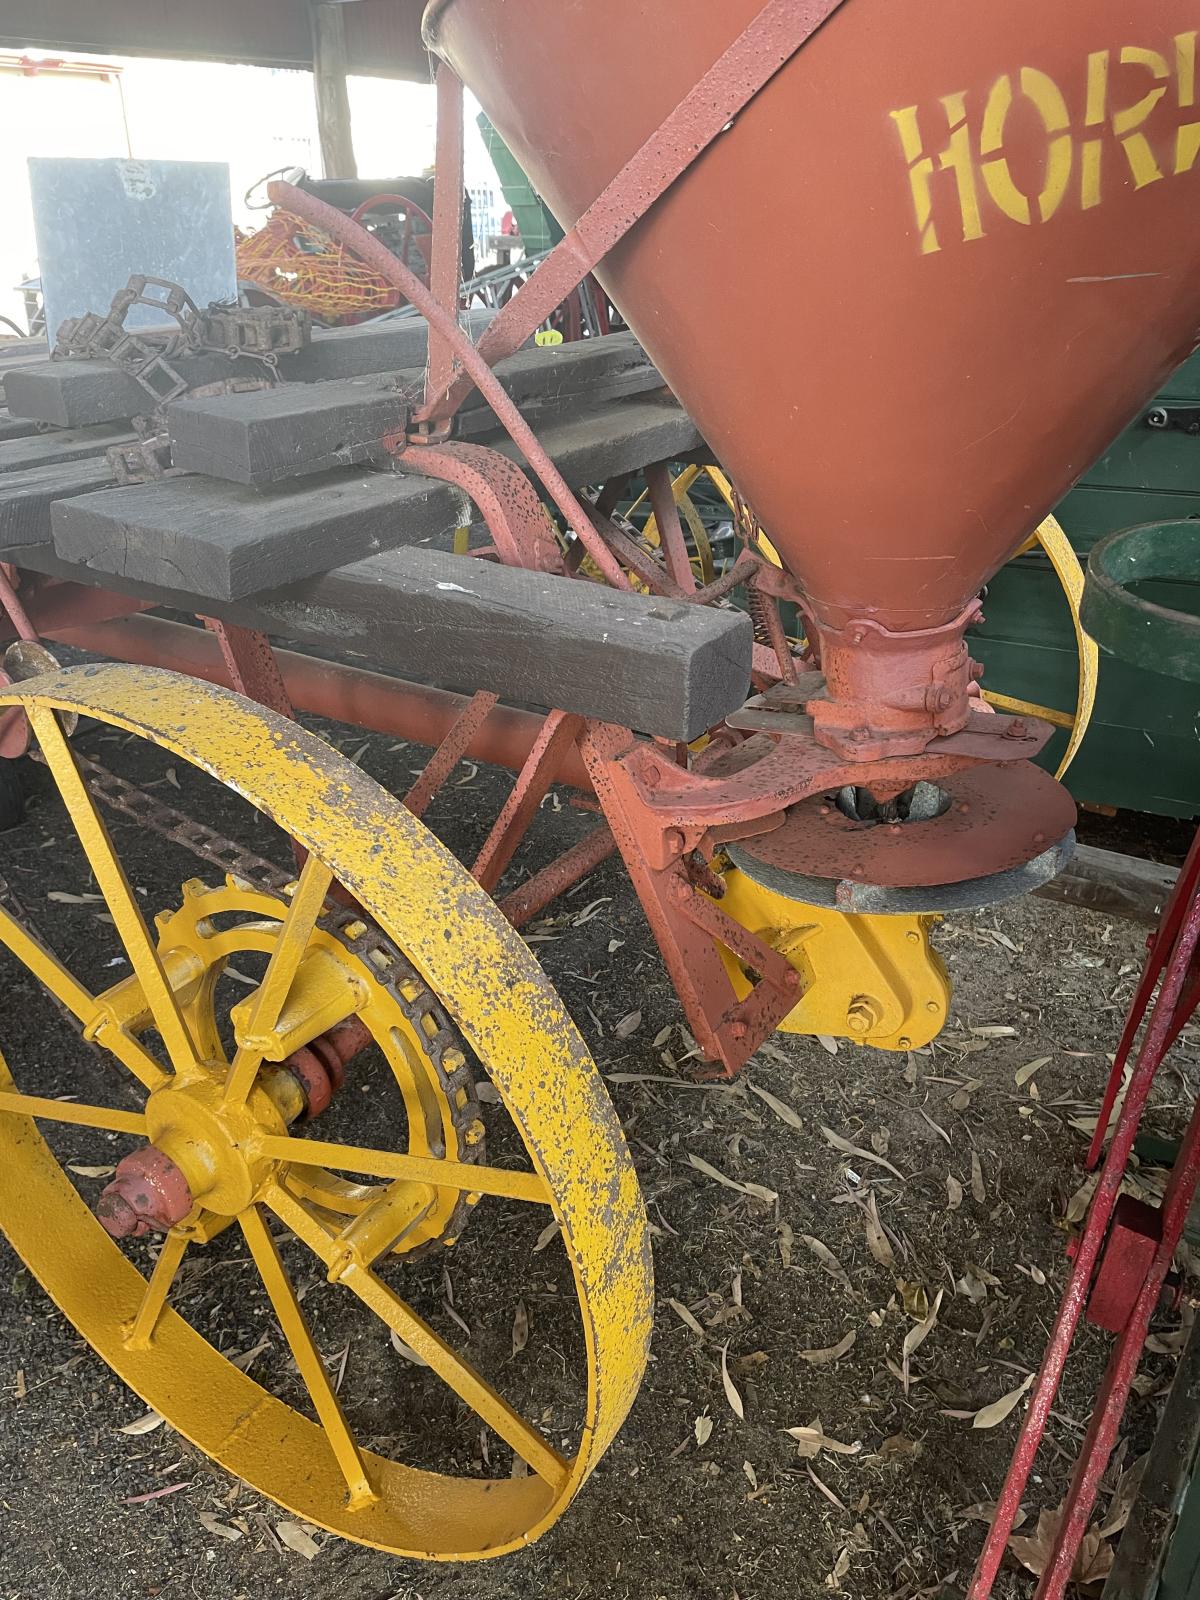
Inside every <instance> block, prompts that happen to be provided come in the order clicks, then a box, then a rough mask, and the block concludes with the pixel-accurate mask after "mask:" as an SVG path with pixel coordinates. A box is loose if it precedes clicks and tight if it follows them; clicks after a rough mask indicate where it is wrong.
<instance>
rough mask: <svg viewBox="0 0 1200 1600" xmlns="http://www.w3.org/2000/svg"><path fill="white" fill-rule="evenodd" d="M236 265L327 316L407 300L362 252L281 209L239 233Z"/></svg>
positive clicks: (292, 301)
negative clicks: (367, 262)
mask: <svg viewBox="0 0 1200 1600" xmlns="http://www.w3.org/2000/svg"><path fill="white" fill-rule="evenodd" d="M237 270H238V277H239V278H240V279H242V280H243V281H245V282H249V283H255V284H257V285H258V286H259V288H260V289H266V290H267V291H268V292H269V293H271V294H273V295H276V296H278V298H279V299H280V300H285V301H286V302H287V303H288V305H293V306H299V307H301V309H303V310H305V311H311V312H312V314H313V315H314V316H316V317H321V318H325V319H330V318H334V317H346V316H353V315H354V314H355V313H358V314H362V313H363V312H372V311H390V310H391V309H392V308H393V307H395V306H399V305H403V304H404V296H403V295H402V294H401V293H400V292H399V290H398V289H395V288H393V287H392V285H391V284H390V283H387V282H386V281H385V280H384V279H383V278H381V277H380V276H379V274H378V273H375V272H372V271H371V269H370V267H367V266H364V265H363V263H362V262H361V261H360V260H359V259H358V257H357V256H354V255H351V254H350V252H349V251H348V250H344V249H343V248H342V247H341V245H339V244H335V243H334V241H333V240H332V239H331V238H330V237H329V235H328V234H327V233H322V232H321V230H320V229H319V228H314V227H313V226H312V224H311V223H308V222H305V221H303V219H302V218H300V217H296V216H293V215H292V214H291V213H290V212H288V211H276V212H275V213H274V214H273V215H272V216H271V217H270V219H269V220H268V221H267V222H266V223H265V224H264V225H263V227H261V228H259V230H258V231H257V233H247V234H239V237H238V242H237Z"/></svg>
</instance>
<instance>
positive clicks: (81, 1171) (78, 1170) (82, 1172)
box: [67, 1161, 117, 1178]
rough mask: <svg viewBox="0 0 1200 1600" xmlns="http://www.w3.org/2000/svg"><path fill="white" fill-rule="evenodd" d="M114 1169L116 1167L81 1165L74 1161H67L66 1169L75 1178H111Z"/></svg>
mask: <svg viewBox="0 0 1200 1600" xmlns="http://www.w3.org/2000/svg"><path fill="white" fill-rule="evenodd" d="M116 1170H117V1169H116V1167H81V1166H79V1165H78V1164H77V1163H76V1162H74V1161H68V1162H67V1171H68V1172H73V1173H74V1174H75V1176H76V1177H77V1178H111V1177H112V1175H113V1173H114V1172H115V1171H116Z"/></svg>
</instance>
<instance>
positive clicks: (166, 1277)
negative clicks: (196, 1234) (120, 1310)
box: [125, 1228, 189, 1350]
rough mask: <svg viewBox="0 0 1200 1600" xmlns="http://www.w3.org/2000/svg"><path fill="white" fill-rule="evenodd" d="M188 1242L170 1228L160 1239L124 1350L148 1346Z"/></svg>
mask: <svg viewBox="0 0 1200 1600" xmlns="http://www.w3.org/2000/svg"><path fill="white" fill-rule="evenodd" d="M188 1243H189V1240H188V1236H187V1234H185V1233H181V1232H180V1231H179V1229H178V1228H172V1229H171V1231H170V1233H168V1234H167V1237H166V1238H165V1239H164V1240H163V1247H162V1249H161V1250H160V1251H159V1252H158V1260H157V1261H156V1262H155V1263H154V1271H153V1272H152V1273H151V1274H150V1280H149V1282H148V1283H147V1284H146V1292H145V1294H144V1295H143V1296H142V1303H141V1305H140V1306H139V1307H138V1309H137V1315H136V1316H135V1317H134V1319H133V1321H132V1322H131V1323H130V1324H129V1331H128V1332H127V1333H126V1335H125V1348H126V1349H127V1350H148V1349H149V1348H150V1341H151V1339H152V1338H153V1337H154V1330H155V1328H157V1326H158V1319H159V1317H160V1316H161V1315H162V1311H163V1307H164V1306H165V1305H166V1303H167V1296H168V1295H169V1294H170V1292H171V1285H172V1284H173V1283H174V1282H175V1279H176V1277H177V1276H178V1274H179V1268H180V1266H181V1265H182V1262H183V1257H184V1253H185V1251H186V1250H187V1247H188Z"/></svg>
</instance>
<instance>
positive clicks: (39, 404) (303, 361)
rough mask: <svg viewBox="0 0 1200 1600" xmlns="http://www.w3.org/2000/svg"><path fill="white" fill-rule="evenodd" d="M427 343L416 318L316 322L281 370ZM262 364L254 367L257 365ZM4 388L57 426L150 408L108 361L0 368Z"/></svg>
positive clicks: (11, 404)
mask: <svg viewBox="0 0 1200 1600" xmlns="http://www.w3.org/2000/svg"><path fill="white" fill-rule="evenodd" d="M493 316H494V313H492V312H490V311H473V312H471V313H469V318H470V322H469V328H470V331H471V335H472V337H473V338H478V336H479V334H480V333H481V332H482V331H483V329H484V328H485V327H486V326H487V325H488V323H489V322H490V321H491V320H492V318H493ZM427 345H428V339H427V330H426V326H425V323H424V322H423V321H422V320H421V319H420V318H412V319H402V320H396V321H391V322H368V323H362V324H361V325H360V326H358V327H355V328H318V329H317V330H316V332H315V333H314V334H313V337H312V343H311V344H310V345H309V346H308V347H307V348H306V349H304V350H300V351H297V352H296V353H295V354H294V355H287V356H283V357H281V358H280V362H279V373H280V377H281V378H282V379H283V380H284V381H285V382H288V383H315V382H316V381H318V380H319V379H326V378H353V377H358V376H360V375H361V374H363V373H367V372H391V371H396V370H399V369H400V368H402V367H414V366H419V365H420V363H421V362H423V361H424V359H425V352H426V349H427ZM171 364H172V366H173V367H174V368H175V370H176V371H177V372H178V373H179V374H180V376H181V377H184V378H186V379H187V380H188V381H189V382H190V383H192V384H206V383H216V382H218V381H219V380H220V379H222V378H230V377H253V376H254V375H255V371H256V364H255V363H254V362H253V361H245V360H243V361H237V360H234V359H231V358H230V357H229V356H226V355H207V354H206V355H189V356H180V357H179V358H178V359H177V360H175V361H173V362H172V363H171ZM258 370H261V369H258ZM4 392H5V397H6V400H7V404H8V409H9V411H10V412H11V413H12V414H13V416H18V417H29V418H32V419H34V420H36V421H38V422H50V423H53V424H54V426H55V427H59V428H79V427H86V426H89V425H91V424H94V423H99V422H118V421H121V420H123V419H124V418H127V417H136V416H142V415H144V414H145V413H146V412H148V411H152V410H153V409H154V404H153V401H152V400H151V398H150V396H149V395H148V394H147V393H146V391H145V390H144V389H143V388H142V387H141V386H140V384H138V383H136V382H135V381H134V379H133V378H131V377H128V376H127V375H126V374H125V373H124V372H122V371H121V370H120V368H118V367H114V366H113V365H112V364H111V363H110V362H107V361H76V360H65V361H40V362H34V363H31V364H29V365H25V366H17V367H14V368H13V369H12V370H11V371H6V372H5V373H4Z"/></svg>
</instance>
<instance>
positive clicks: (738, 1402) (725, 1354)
mask: <svg viewBox="0 0 1200 1600" xmlns="http://www.w3.org/2000/svg"><path fill="white" fill-rule="evenodd" d="M721 1383H722V1384H723V1385H724V1389H725V1398H726V1400H728V1401H729V1409H730V1410H731V1411H732V1412H733V1414H734V1416H735V1417H736V1418H737V1419H738V1421H739V1422H744V1421H745V1418H746V1408H745V1406H744V1405H743V1404H742V1397H741V1395H740V1394H739V1393H738V1392H737V1387H736V1385H735V1384H734V1381H733V1379H732V1378H731V1377H730V1376H729V1346H728V1345H727V1344H723V1345H722V1346H721Z"/></svg>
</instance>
